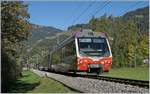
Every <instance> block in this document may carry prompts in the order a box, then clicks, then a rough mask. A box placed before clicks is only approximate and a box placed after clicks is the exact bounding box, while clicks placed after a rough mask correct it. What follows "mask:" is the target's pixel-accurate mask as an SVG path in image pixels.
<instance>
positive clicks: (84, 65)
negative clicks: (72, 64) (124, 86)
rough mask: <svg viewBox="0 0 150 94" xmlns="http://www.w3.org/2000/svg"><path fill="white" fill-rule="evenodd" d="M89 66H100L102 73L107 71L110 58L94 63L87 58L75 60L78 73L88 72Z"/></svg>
mask: <svg viewBox="0 0 150 94" xmlns="http://www.w3.org/2000/svg"><path fill="white" fill-rule="evenodd" d="M89 64H101V65H102V66H103V71H109V70H110V68H111V64H112V57H103V58H100V59H98V60H96V61H94V60H92V58H88V57H82V58H81V57H78V58H77V70H78V71H88V69H89V68H88V65H89Z"/></svg>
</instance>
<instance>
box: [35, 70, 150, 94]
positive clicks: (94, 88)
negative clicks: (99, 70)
mask: <svg viewBox="0 0 150 94" xmlns="http://www.w3.org/2000/svg"><path fill="white" fill-rule="evenodd" d="M33 72H35V73H36V74H38V75H40V76H46V77H48V78H51V79H53V80H56V81H58V82H60V83H62V84H63V85H64V86H67V87H69V88H71V89H72V90H75V91H77V92H83V93H89V92H90V93H148V92H149V88H147V85H146V86H141V85H140V86H138V85H139V84H138V85H135V84H134V85H133V84H132V85H130V83H125V82H124V81H123V82H120V81H118V80H117V81H114V80H112V78H111V80H110V77H109V79H107V78H108V77H107V78H106V77H105V78H104V77H103V78H102V77H100V76H95V75H91V74H88V75H83V74H76V75H75V74H73V73H58V72H44V71H39V70H33ZM122 83H125V84H122Z"/></svg>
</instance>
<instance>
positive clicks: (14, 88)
mask: <svg viewBox="0 0 150 94" xmlns="http://www.w3.org/2000/svg"><path fill="white" fill-rule="evenodd" d="M24 76H25V77H27V76H28V75H24ZM39 84H40V82H35V83H28V82H25V81H21V80H16V81H14V82H13V83H12V84H11V85H10V88H9V89H8V91H7V92H6V93H8V92H9V93H27V92H28V91H32V90H33V89H34V88H35V87H37V86H38V85H39Z"/></svg>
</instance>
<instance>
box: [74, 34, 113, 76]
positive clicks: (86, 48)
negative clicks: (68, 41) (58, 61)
mask: <svg viewBox="0 0 150 94" xmlns="http://www.w3.org/2000/svg"><path fill="white" fill-rule="evenodd" d="M75 43H76V52H77V71H86V72H95V73H98V74H99V73H101V72H109V70H110V69H111V65H112V53H111V49H110V45H109V42H108V40H107V39H106V38H92V37H91V38H88V37H87V38H85V37H84V38H76V39H75Z"/></svg>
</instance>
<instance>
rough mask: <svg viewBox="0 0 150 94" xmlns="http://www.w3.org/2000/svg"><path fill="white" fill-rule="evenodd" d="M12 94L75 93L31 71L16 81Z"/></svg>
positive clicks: (11, 90) (11, 88) (12, 86)
mask: <svg viewBox="0 0 150 94" xmlns="http://www.w3.org/2000/svg"><path fill="white" fill-rule="evenodd" d="M8 92H10V93H72V92H75V91H72V90H70V89H69V88H67V87H65V86H63V85H62V84H60V83H58V82H56V81H54V80H52V79H49V78H46V77H43V78H42V77H39V76H38V75H36V74H34V73H33V72H31V71H24V72H23V77H21V78H19V79H18V80H17V81H15V82H14V83H13V84H12V85H11V86H10V89H9V91H8Z"/></svg>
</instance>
